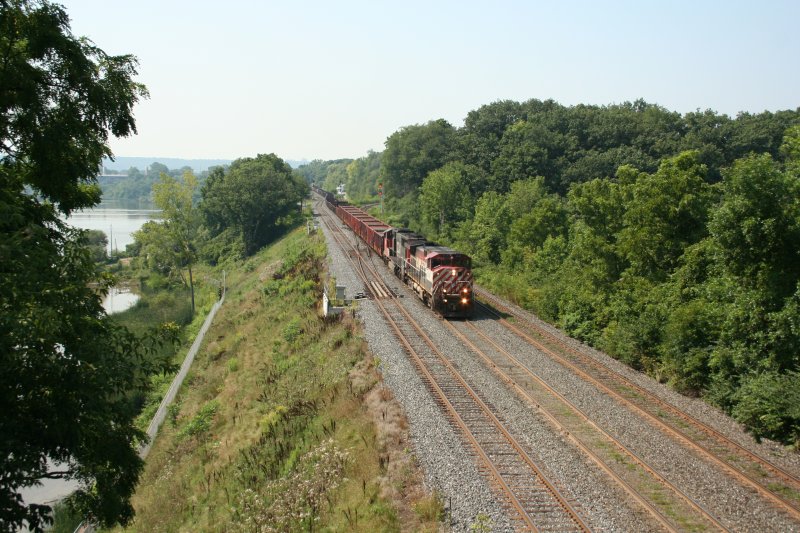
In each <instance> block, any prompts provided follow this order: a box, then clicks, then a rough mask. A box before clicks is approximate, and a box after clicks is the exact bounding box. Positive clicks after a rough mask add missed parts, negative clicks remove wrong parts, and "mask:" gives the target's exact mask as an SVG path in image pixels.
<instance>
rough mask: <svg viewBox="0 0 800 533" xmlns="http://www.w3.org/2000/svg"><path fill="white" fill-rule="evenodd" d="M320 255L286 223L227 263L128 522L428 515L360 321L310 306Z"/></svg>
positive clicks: (176, 525)
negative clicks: (222, 296) (224, 282)
mask: <svg viewBox="0 0 800 533" xmlns="http://www.w3.org/2000/svg"><path fill="white" fill-rule="evenodd" d="M324 257H325V249H324V241H323V240H322V239H321V238H319V236H313V235H312V236H311V237H309V236H307V235H305V234H304V233H303V232H302V231H295V232H293V233H291V234H289V235H288V236H287V237H285V238H283V239H281V240H279V241H277V242H276V243H275V244H274V245H272V246H270V247H268V248H266V249H264V250H262V251H260V252H258V253H257V254H256V255H254V256H253V257H251V258H250V259H248V260H247V261H246V262H244V263H240V264H239V265H238V267H237V268H236V270H235V271H234V272H233V273H231V274H230V277H229V290H228V293H227V296H226V301H225V304H224V305H223V307H222V309H221V310H220V312H219V313H218V315H217V317H216V319H215V322H214V324H213V326H212V328H211V330H210V331H209V333H208V335H207V337H206V341H205V345H204V346H203V348H202V349H201V351H200V353H199V354H198V356H197V359H196V360H195V363H194V366H193V368H192V370H191V372H190V374H189V377H188V378H187V382H185V384H184V387H183V390H182V391H181V393H180V394H179V396H178V398H177V403H176V404H175V405H174V407H173V408H172V409H171V410H170V416H169V417H168V420H167V422H165V424H164V426H162V430H161V433H160V435H159V437H158V439H157V440H156V442H155V445H154V447H153V449H152V450H151V453H150V455H149V457H148V459H147V463H146V468H145V472H144V474H143V476H142V480H141V483H140V485H139V487H138V489H137V492H136V494H135V496H134V498H133V500H132V501H133V504H134V507H135V510H136V518H135V521H134V522H133V523H132V524H131V526H130V528H129V529H130V530H131V531H178V530H181V531H273V530H274V531H287V530H291V531H294V530H324V529H329V530H337V531H345V530H347V531H393V530H400V529H401V524H402V525H403V527H404V528H406V527H407V528H410V529H411V530H435V529H436V527H437V519H438V517H439V511H440V509H441V507H440V506H439V505H438V504H437V503H436V498H435V497H431V496H430V495H426V494H425V493H424V492H423V491H422V489H421V485H420V476H419V473H418V471H417V470H416V467H415V466H414V461H413V457H412V456H411V455H410V453H409V452H408V450H407V448H406V446H407V445H406V444H405V442H406V438H407V436H406V427H405V422H404V419H403V417H402V414H401V412H400V409H399V407H398V405H397V404H396V402H393V400H392V396H391V393H389V392H388V390H386V389H384V388H383V387H382V386H381V382H380V376H379V375H378V374H377V372H376V371H375V369H374V363H373V362H372V361H371V358H370V357H369V355H368V354H367V352H366V349H365V343H364V341H363V340H362V338H361V337H360V336H359V333H358V326H357V325H356V324H355V323H354V322H353V321H352V320H351V319H348V318H347V317H345V319H344V320H325V319H323V318H321V317H320V316H319V314H318V312H317V309H316V303H317V299H318V296H319V294H320V289H321V284H322V283H323V281H322V280H323V277H324ZM379 413H380V414H379ZM376 421H380V423H377V422H376ZM415 510H416V512H415Z"/></svg>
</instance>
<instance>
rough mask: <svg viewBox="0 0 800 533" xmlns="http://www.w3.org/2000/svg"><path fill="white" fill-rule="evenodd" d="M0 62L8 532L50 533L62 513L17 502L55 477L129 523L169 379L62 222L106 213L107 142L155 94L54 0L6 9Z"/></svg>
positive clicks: (125, 131) (1, 507) (2, 504)
mask: <svg viewBox="0 0 800 533" xmlns="http://www.w3.org/2000/svg"><path fill="white" fill-rule="evenodd" d="M0 51H2V52H0V53H2V61H0V212H2V213H3V216H2V218H0V412H2V413H3V414H2V416H1V417H0V523H2V524H3V525H4V528H5V529H11V530H15V529H16V528H18V527H21V526H22V525H23V524H26V523H27V525H28V527H29V528H30V529H32V530H35V531H39V530H41V529H42V527H43V524H44V523H45V522H46V521H47V520H48V519H47V513H48V511H49V508H48V507H47V506H36V505H27V504H25V503H24V502H22V501H21V499H20V496H19V493H18V490H19V488H20V487H23V486H27V485H31V484H35V483H37V481H38V480H40V479H43V478H48V477H49V478H73V479H76V480H78V481H79V482H80V486H81V488H80V489H79V491H78V492H77V495H76V498H75V501H76V503H77V505H78V506H79V508H80V509H81V510H83V511H84V512H88V513H91V514H92V515H93V516H94V517H95V518H97V519H98V520H99V521H100V522H102V523H103V524H113V523H115V522H123V523H124V522H127V521H128V520H130V518H131V516H132V514H133V510H132V507H131V506H130V503H129V498H130V495H131V494H132V492H133V490H134V487H135V485H136V481H137V479H138V475H139V472H140V471H141V467H142V461H141V459H140V458H139V456H138V453H137V450H136V444H137V442H138V441H140V440H141V439H142V438H144V435H143V433H142V432H140V431H139V430H137V429H136V428H135V426H134V425H133V418H134V415H135V411H134V410H133V409H131V405H130V403H129V401H128V399H127V398H128V396H127V395H128V393H129V392H130V391H131V390H137V389H140V390H144V389H146V388H147V386H148V384H149V380H148V376H149V375H150V373H152V372H153V371H155V370H156V368H158V366H159V365H158V364H156V362H154V361H149V360H148V353H149V352H148V350H147V346H146V344H145V343H143V342H142V341H141V340H139V339H137V338H135V337H134V336H132V335H131V334H130V333H128V332H127V331H126V330H124V329H122V328H120V327H119V326H116V325H115V324H114V323H113V322H111V321H110V320H109V319H108V318H107V317H106V316H105V313H104V312H103V310H102V306H101V304H100V298H99V296H98V294H97V292H96V291H95V290H93V289H90V288H89V284H90V283H91V282H98V281H99V282H100V284H101V286H102V287H107V286H108V283H109V281H108V279H107V278H103V277H99V276H98V273H97V271H96V269H95V264H94V262H93V261H92V259H91V257H90V255H89V252H88V250H87V248H86V247H85V240H84V239H82V238H81V236H80V235H79V233H78V232H76V231H73V230H70V229H69V228H67V227H66V226H65V225H64V224H63V223H61V221H60V217H61V216H64V215H67V214H69V213H70V212H71V211H73V210H74V209H79V208H82V207H89V206H92V205H94V204H96V203H97V202H98V201H99V198H100V189H99V187H98V186H97V182H96V177H95V176H96V174H97V169H98V168H99V165H100V161H101V158H102V157H103V156H110V155H111V151H110V149H109V147H108V143H107V141H108V136H109V134H111V135H115V136H127V135H130V134H132V133H135V131H136V130H135V123H134V118H133V114H132V108H133V106H134V104H135V103H136V102H137V101H138V100H139V98H141V97H144V96H146V91H145V89H144V87H143V86H142V85H140V84H137V83H135V82H134V81H133V80H132V78H133V76H135V75H136V60H135V59H134V58H133V57H131V56H109V55H107V54H105V53H104V52H103V51H102V50H100V49H99V48H97V47H96V46H94V45H93V44H92V43H91V42H90V41H88V40H86V39H79V38H76V37H75V36H73V35H72V33H71V32H70V28H69V19H68V17H67V14H66V12H65V11H64V8H62V7H61V6H58V5H53V4H50V3H49V2H47V1H46V0H43V1H39V2H32V1H26V0H9V1H4V2H2V3H0ZM48 460H53V461H56V462H58V463H60V465H61V466H60V467H59V468H58V470H57V471H50V469H49V467H48Z"/></svg>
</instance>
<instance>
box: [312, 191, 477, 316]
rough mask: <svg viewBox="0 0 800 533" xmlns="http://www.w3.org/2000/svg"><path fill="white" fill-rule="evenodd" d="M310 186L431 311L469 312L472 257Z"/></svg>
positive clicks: (471, 294)
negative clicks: (388, 222) (390, 224)
mask: <svg viewBox="0 0 800 533" xmlns="http://www.w3.org/2000/svg"><path fill="white" fill-rule="evenodd" d="M312 189H313V190H314V192H315V193H317V194H319V195H320V196H322V197H323V198H324V199H325V204H326V205H327V206H328V209H330V210H331V211H332V212H333V213H335V214H336V216H338V217H339V218H340V219H341V220H342V222H344V223H345V224H346V225H347V226H348V227H349V228H350V229H352V230H353V232H354V233H355V234H356V235H358V237H359V238H361V240H363V241H364V243H365V244H366V245H367V246H368V247H369V249H370V250H372V251H374V252H375V253H376V254H378V256H380V258H381V259H383V262H384V263H385V264H386V265H387V266H388V267H389V269H391V270H392V272H393V273H394V275H395V276H397V277H398V278H399V279H400V280H401V281H402V282H403V283H405V284H406V285H408V286H409V287H410V288H411V289H412V290H413V291H414V292H415V293H416V294H417V296H419V297H420V299H421V300H422V301H423V302H424V303H425V304H426V305H428V306H429V307H430V308H431V309H433V311H435V312H436V313H439V314H440V315H442V316H443V317H454V318H457V317H469V316H472V313H473V309H474V295H473V290H472V260H471V259H470V258H469V256H468V255H466V254H462V253H461V252H457V251H455V250H453V249H452V248H448V247H446V246H440V245H438V244H436V243H434V242H430V241H428V240H427V239H426V238H425V237H423V236H422V235H419V234H417V233H414V232H412V231H411V230H409V229H405V228H394V227H392V226H389V225H388V224H386V223H385V222H382V221H380V220H378V219H377V218H375V217H373V216H371V215H369V214H367V213H365V212H364V211H362V210H361V209H359V208H358V207H355V206H353V205H349V204H348V203H347V202H345V201H343V200H339V199H337V198H336V196H335V195H334V194H332V193H330V192H328V191H324V190H322V189H320V188H319V187H316V186H312Z"/></svg>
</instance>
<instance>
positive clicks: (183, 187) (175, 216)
mask: <svg viewBox="0 0 800 533" xmlns="http://www.w3.org/2000/svg"><path fill="white" fill-rule="evenodd" d="M196 190H197V178H195V176H194V174H192V172H191V171H187V172H185V173H184V174H183V177H182V179H181V180H177V179H175V178H173V177H171V176H169V175H167V174H164V173H162V174H161V177H160V178H159V181H158V182H157V183H156V184H154V185H153V201H154V202H155V204H156V207H158V208H159V209H160V210H161V216H162V221H161V222H157V221H153V220H150V221H148V222H146V223H145V224H144V225H143V226H142V228H141V229H140V230H139V231H137V232H136V233H135V234H134V239H135V240H136V242H137V244H138V245H139V254H140V255H142V256H144V257H145V258H146V260H147V261H148V263H149V264H150V266H151V267H155V268H156V269H158V270H160V271H165V270H168V271H177V272H178V273H179V275H180V277H181V279H183V275H182V274H181V269H183V268H186V269H187V271H188V274H189V279H188V283H187V285H188V286H189V290H190V291H191V296H192V313H194V309H195V301H194V277H193V275H192V266H193V265H194V264H195V262H196V261H197V251H196V249H197V242H198V230H199V225H200V213H199V211H198V210H197V209H196V208H195V206H194V200H193V196H194V192H195V191H196Z"/></svg>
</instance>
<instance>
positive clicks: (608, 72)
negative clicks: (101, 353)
mask: <svg viewBox="0 0 800 533" xmlns="http://www.w3.org/2000/svg"><path fill="white" fill-rule="evenodd" d="M60 3H62V4H63V5H65V7H66V9H67V12H68V14H69V15H70V17H71V19H72V30H73V33H74V34H75V35H83V36H87V37H89V38H90V39H92V40H93V41H94V42H95V44H97V45H98V46H100V48H102V49H103V50H105V51H106V52H108V53H111V54H123V53H130V54H134V55H136V56H137V57H138V58H139V61H140V69H139V77H138V80H139V81H141V82H143V83H144V84H145V85H147V87H148V89H149V91H150V99H149V100H146V101H144V102H142V103H140V104H139V105H138V106H137V108H136V110H135V112H136V118H137V123H138V129H139V135H138V136H135V137H132V138H128V139H122V140H114V141H113V142H112V149H113V150H114V152H115V153H116V154H117V155H120V156H158V157H182V158H227V159H235V158H237V157H245V156H254V155H256V154H257V153H270V152H274V153H276V154H277V155H279V156H281V157H283V158H284V159H302V158H307V159H314V158H321V159H336V158H340V157H360V156H363V155H365V154H366V153H367V151H368V150H376V151H379V150H383V148H384V144H383V143H384V141H385V140H386V137H388V136H389V135H391V134H392V133H393V132H394V131H396V130H397V129H398V128H400V127H402V126H406V125H409V124H420V123H424V122H427V121H429V120H433V119H437V118H444V119H446V120H448V121H449V122H450V123H452V124H453V125H455V126H460V125H462V124H463V120H464V117H466V115H467V113H468V112H469V111H471V110H473V109H477V108H478V107H480V106H481V105H484V104H488V103H491V102H493V101H496V100H503V99H512V100H517V101H524V100H527V99H530V98H538V99H541V100H544V99H548V98H552V99H554V100H556V101H558V102H560V103H562V104H565V105H574V104H579V103H590V104H600V105H605V104H612V103H620V102H624V101H633V100H635V99H637V98H643V99H645V100H646V101H648V102H651V103H657V104H659V105H662V106H664V107H666V108H667V109H670V110H674V111H679V112H682V113H684V112H687V111H693V110H696V109H701V110H704V109H713V110H715V111H718V112H721V113H727V114H729V115H731V116H735V115H736V114H737V113H738V112H740V111H749V112H761V111H764V110H769V111H776V110H779V109H796V108H797V107H798V106H800V68H798V67H800V64H799V63H800V61H799V60H798V58H800V30H798V21H800V2H798V1H797V0H788V1H769V0H766V1H762V2H754V1H729V0H726V1H703V0H692V1H683V0H681V1H672V0H663V1H655V0H652V1H648V0H636V1H629V2H621V1H614V2H611V1H606V2H603V1H600V0H597V1H552V2H538V1H532V0H531V1H518V2H512V1H502V0H494V1H483V2H478V1H465V0H462V1H458V2H455V1H452V2H451V1H437V0H428V1H426V2H418V1H409V0H401V1H396V0H395V1H392V2H389V1H379V0H373V1H363V2H355V1H333V0H329V1H319V2H317V1H314V2H311V1H307V2H306V1H300V0H297V1H288V0H287V1H285V2H275V1H261V2H259V1H252V2H250V1H238V0H230V1H228V2H221V1H214V2H210V1H205V0H195V1H173V0H160V1H154V0H137V1H133V2H131V1H124V2H123V1H120V0H102V1H101V0H63V1H62V2H60Z"/></svg>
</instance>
